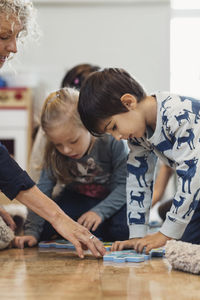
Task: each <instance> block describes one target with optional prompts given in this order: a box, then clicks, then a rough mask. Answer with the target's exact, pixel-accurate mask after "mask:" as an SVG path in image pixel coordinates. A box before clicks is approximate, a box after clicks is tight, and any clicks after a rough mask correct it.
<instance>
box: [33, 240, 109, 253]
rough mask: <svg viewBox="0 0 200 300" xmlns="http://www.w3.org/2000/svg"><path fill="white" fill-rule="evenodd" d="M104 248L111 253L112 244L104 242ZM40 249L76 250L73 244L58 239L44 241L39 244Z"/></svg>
mask: <svg viewBox="0 0 200 300" xmlns="http://www.w3.org/2000/svg"><path fill="white" fill-rule="evenodd" d="M103 244H104V247H105V248H106V250H107V251H110V249H111V246H112V243H111V242H104V243H103ZM38 246H39V247H40V248H58V249H72V250H75V247H74V245H73V244H72V243H70V242H69V241H67V240H64V239H57V240H52V241H42V242H40V243H39V244H38Z"/></svg>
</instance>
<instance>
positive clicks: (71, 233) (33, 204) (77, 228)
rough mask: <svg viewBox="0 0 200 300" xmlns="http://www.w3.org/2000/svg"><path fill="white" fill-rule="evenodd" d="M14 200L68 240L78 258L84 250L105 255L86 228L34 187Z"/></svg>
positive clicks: (21, 192) (96, 240)
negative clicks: (26, 207)
mask: <svg viewBox="0 0 200 300" xmlns="http://www.w3.org/2000/svg"><path fill="white" fill-rule="evenodd" d="M16 199H17V200H18V201H20V202H21V203H23V204H24V205H26V206H28V207H29V208H30V209H31V210H33V211H34V212H35V213H36V214H38V215H40V216H41V217H42V218H44V219H45V220H47V221H48V222H49V223H50V224H51V225H52V226H53V227H54V228H55V230H56V231H57V232H58V233H59V234H60V235H61V236H63V238H64V239H66V240H69V241H70V242H71V243H72V244H73V245H74V246H75V248H76V251H77V253H78V255H79V257H81V258H83V257H84V254H83V250H84V249H90V251H91V252H92V254H93V255H94V256H96V257H100V256H102V255H104V254H105V252H106V249H105V248H104V246H103V244H102V243H101V242H100V241H99V240H98V239H97V238H95V237H94V236H93V235H92V234H91V232H89V231H88V229H87V228H85V227H84V226H82V225H80V224H79V223H77V222H75V221H73V220H72V219H71V218H70V217H69V216H68V215H66V214H65V213H64V211H63V210H62V209H61V208H60V207H59V206H58V205H57V204H56V203H55V202H54V201H52V200H51V199H50V198H48V197H47V196H46V195H45V194H43V193H42V192H41V191H40V190H39V189H38V188H37V187H36V186H33V187H32V188H30V189H28V190H25V191H20V192H19V194H18V195H17V196H16Z"/></svg>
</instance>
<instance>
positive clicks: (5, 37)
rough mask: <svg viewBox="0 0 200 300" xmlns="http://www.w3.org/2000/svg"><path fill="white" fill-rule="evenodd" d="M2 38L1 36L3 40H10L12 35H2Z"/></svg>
mask: <svg viewBox="0 0 200 300" xmlns="http://www.w3.org/2000/svg"><path fill="white" fill-rule="evenodd" d="M0 38H1V40H3V41H4V40H8V39H9V38H10V37H9V36H1V37H0Z"/></svg>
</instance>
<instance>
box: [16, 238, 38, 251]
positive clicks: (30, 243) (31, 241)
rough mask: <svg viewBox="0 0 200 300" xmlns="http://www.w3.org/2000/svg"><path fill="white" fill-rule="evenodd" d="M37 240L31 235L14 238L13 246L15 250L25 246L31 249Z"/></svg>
mask: <svg viewBox="0 0 200 300" xmlns="http://www.w3.org/2000/svg"><path fill="white" fill-rule="evenodd" d="M37 242H38V241H37V240H36V238H35V237H34V236H32V235H24V236H16V237H15V239H14V241H13V245H14V247H16V248H20V249H23V248H24V246H25V244H26V245H28V247H33V246H35V245H36V244H37Z"/></svg>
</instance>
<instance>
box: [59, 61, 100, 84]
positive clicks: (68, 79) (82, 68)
mask: <svg viewBox="0 0 200 300" xmlns="http://www.w3.org/2000/svg"><path fill="white" fill-rule="evenodd" d="M98 70H100V67H99V66H96V65H91V64H79V65H76V66H75V67H73V68H72V69H70V70H69V71H68V72H67V73H66V75H65V76H64V78H63V80H62V83H61V88H63V87H72V88H76V89H78V90H80V88H81V85H82V83H83V81H84V80H85V78H87V77H88V75H89V74H91V73H92V72H95V71H98Z"/></svg>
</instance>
